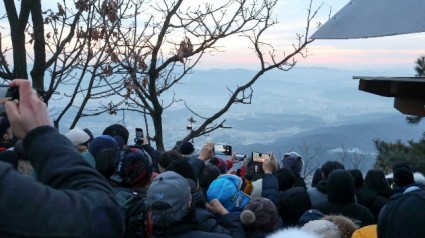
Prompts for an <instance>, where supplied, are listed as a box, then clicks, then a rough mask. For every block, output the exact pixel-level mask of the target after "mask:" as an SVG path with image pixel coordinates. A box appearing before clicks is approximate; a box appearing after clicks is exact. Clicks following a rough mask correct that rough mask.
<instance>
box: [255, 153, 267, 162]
mask: <svg viewBox="0 0 425 238" xmlns="http://www.w3.org/2000/svg"><path fill="white" fill-rule="evenodd" d="M268 158H270V155H269V154H268V153H260V152H252V161H254V162H257V163H264V160H266V159H268Z"/></svg>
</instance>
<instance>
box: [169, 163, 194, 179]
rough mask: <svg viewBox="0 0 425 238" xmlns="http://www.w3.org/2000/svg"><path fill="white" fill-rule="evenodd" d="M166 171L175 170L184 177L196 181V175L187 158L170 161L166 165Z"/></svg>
mask: <svg viewBox="0 0 425 238" xmlns="http://www.w3.org/2000/svg"><path fill="white" fill-rule="evenodd" d="M167 171H173V172H176V173H178V174H180V175H181V176H183V177H184V178H188V179H192V180H193V181H195V183H198V177H197V176H196V173H195V170H194V169H193V167H192V165H190V164H189V162H188V161H187V160H184V159H179V160H173V161H171V162H170V164H169V165H168V167H167Z"/></svg>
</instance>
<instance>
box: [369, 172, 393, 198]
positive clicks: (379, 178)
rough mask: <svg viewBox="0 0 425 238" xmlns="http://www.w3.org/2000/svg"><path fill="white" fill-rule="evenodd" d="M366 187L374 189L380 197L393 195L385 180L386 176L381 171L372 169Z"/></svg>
mask: <svg viewBox="0 0 425 238" xmlns="http://www.w3.org/2000/svg"><path fill="white" fill-rule="evenodd" d="M364 185H365V186H366V187H368V188H372V189H374V190H375V191H376V192H377V193H378V194H379V195H381V196H384V197H389V196H390V195H391V194H392V191H391V187H390V185H389V184H388V181H387V179H386V178H385V174H384V172H383V171H382V170H380V169H371V170H369V171H367V173H366V176H365V179H364Z"/></svg>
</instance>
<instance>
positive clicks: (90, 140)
mask: <svg viewBox="0 0 425 238" xmlns="http://www.w3.org/2000/svg"><path fill="white" fill-rule="evenodd" d="M83 131H85V132H86V133H87V135H89V136H90V139H89V142H92V141H93V139H94V136H93V133H92V132H91V130H89V129H88V128H84V129H83Z"/></svg>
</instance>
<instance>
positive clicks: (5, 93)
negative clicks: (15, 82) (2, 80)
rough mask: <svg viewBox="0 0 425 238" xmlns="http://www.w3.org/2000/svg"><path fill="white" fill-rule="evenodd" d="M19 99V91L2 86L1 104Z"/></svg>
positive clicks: (0, 91)
mask: <svg viewBox="0 0 425 238" xmlns="http://www.w3.org/2000/svg"><path fill="white" fill-rule="evenodd" d="M15 99H19V89H18V88H17V87H10V86H8V85H0V102H1V103H5V102H6V101H10V100H15Z"/></svg>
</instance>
